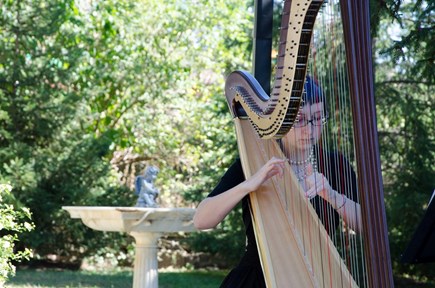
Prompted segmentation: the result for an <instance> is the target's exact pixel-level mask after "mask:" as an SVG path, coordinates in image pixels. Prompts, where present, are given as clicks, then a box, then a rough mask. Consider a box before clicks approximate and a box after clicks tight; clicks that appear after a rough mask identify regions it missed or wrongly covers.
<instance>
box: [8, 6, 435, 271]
mask: <svg viewBox="0 0 435 288" xmlns="http://www.w3.org/2000/svg"><path fill="white" fill-rule="evenodd" d="M0 3H1V4H0V41H1V45H0V163H1V165H0V180H1V181H2V182H7V181H9V182H10V183H11V184H12V186H13V187H14V189H13V199H9V200H8V201H9V202H10V203H12V204H14V205H15V206H16V207H28V208H29V209H30V211H31V212H32V214H33V215H32V219H33V221H34V224H35V229H34V230H33V231H30V232H28V233H23V234H22V235H21V237H20V242H18V247H17V249H19V250H20V249H21V250H23V249H24V248H31V249H33V251H34V253H35V257H34V259H33V262H32V263H33V264H35V263H36V262H44V263H45V264H47V263H55V264H56V265H63V266H68V267H76V268H77V267H79V266H80V264H81V262H82V260H83V259H84V258H85V257H88V256H91V255H93V256H94V257H95V255H104V256H107V255H111V256H112V259H113V261H114V263H115V264H128V263H130V262H131V255H132V253H131V251H132V243H131V241H132V240H131V239H128V238H127V237H124V236H122V235H118V234H117V233H102V232H96V231H93V230H91V229H87V228H86V227H84V225H82V224H81V223H80V221H76V220H72V219H70V218H69V215H68V214H67V213H66V212H65V211H63V210H62V209H61V207H62V206H63V205H68V206H70V205H99V206H104V205H118V206H121V205H127V206H132V205H134V202H135V199H134V198H135V197H134V195H133V192H132V189H133V188H132V187H133V185H132V184H133V181H134V177H135V176H136V175H138V174H139V173H142V171H143V169H144V168H145V166H147V165H156V166H158V167H159V168H160V170H161V172H160V174H159V177H158V179H157V183H156V185H157V186H158V187H160V191H161V195H160V203H161V205H162V206H172V207H181V206H190V207H195V205H196V204H197V203H198V202H199V201H200V200H201V199H202V198H203V197H204V196H205V195H206V194H207V193H208V191H210V189H211V188H212V187H213V186H214V184H215V183H216V182H217V181H218V179H219V177H220V175H222V173H223V171H224V170H225V169H226V167H228V165H229V164H230V163H231V162H232V160H233V159H234V158H235V157H236V153H237V149H236V142H235V135H234V131H233V127H232V123H231V119H230V115H229V113H228V111H227V110H228V108H227V106H226V103H225V99H224V97H223V94H224V93H223V87H224V76H225V75H227V74H228V73H229V72H230V71H232V70H235V69H246V70H250V69H251V51H252V39H251V35H252V29H253V12H252V11H253V1H252V0H251V1H249V0H246V1H240V0H210V1H205V0H196V1H181V0H178V1H177V0H169V1H157V0H137V1H127V0H125V1H114V0H105V1H98V0H93V1H87V0H76V1H74V0H41V1H31V0H1V1H0ZM371 5H372V7H371V11H372V19H371V20H372V36H373V39H374V52H375V53H374V56H375V65H376V67H375V71H376V87H375V89H376V101H377V112H378V129H379V141H380V145H381V147H380V148H381V160H382V168H383V177H384V189H385V196H386V197H385V201H386V205H387V216H388V223H389V236H390V237H389V238H390V245H391V252H392V261H393V265H394V272H395V274H397V275H400V274H403V275H412V277H416V278H419V279H425V278H433V277H434V276H435V275H434V273H435V272H434V271H435V269H433V268H434V266H433V265H403V264H401V263H400V255H401V253H402V252H403V251H404V249H405V247H406V244H407V242H408V241H409V239H410V238H411V236H412V234H413V232H414V230H415V228H416V225H417V224H418V222H419V220H420V219H421V218H422V216H423V214H424V209H425V207H426V206H425V205H427V202H428V200H429V198H430V195H431V193H432V191H433V189H434V188H435V177H434V176H435V167H434V164H433V163H435V161H434V157H435V147H434V146H435V144H434V142H435V140H434V137H435V136H434V135H435V131H434V129H435V128H434V127H435V125H434V124H435V115H434V114H435V109H434V108H435V107H434V106H435V99H434V89H433V84H434V76H433V75H435V71H434V69H435V68H434V65H433V64H434V55H435V53H434V45H432V43H434V39H433V33H431V31H433V28H434V27H433V25H434V24H433V23H434V21H433V20H434V12H433V11H434V5H435V4H434V3H433V1H419V0H414V1H406V2H405V1H401V0H387V1H374V0H373V1H371ZM240 218H241V217H240V210H236V211H235V212H234V213H231V214H230V215H229V217H227V219H226V220H225V221H224V223H222V224H221V225H220V226H219V227H218V229H216V230H214V231H212V232H207V233H194V234H191V236H190V237H189V238H188V239H187V240H183V241H187V242H188V244H189V246H188V247H189V249H191V250H192V251H197V252H200V251H202V252H209V253H212V254H214V255H218V254H222V253H220V252H221V251H225V255H223V256H225V257H226V263H227V265H228V266H230V265H232V264H233V263H234V261H236V260H237V259H238V258H239V255H240V253H241V252H242V250H241V249H242V247H243V244H244V234H243V231H242V226H241V222H240ZM1 232H2V233H3V234H4V233H6V234H7V233H8V231H4V230H2V231H1ZM126 238H127V239H126ZM224 247H229V248H225V249H224ZM220 256H222V255H220ZM32 263H30V264H32ZM27 264H29V263H27Z"/></svg>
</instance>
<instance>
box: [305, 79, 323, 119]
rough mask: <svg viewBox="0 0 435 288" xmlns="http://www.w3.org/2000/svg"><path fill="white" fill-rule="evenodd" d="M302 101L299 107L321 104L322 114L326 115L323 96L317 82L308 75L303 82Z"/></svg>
mask: <svg viewBox="0 0 435 288" xmlns="http://www.w3.org/2000/svg"><path fill="white" fill-rule="evenodd" d="M302 101H303V102H302V104H301V106H303V105H307V104H310V105H311V104H314V103H319V102H322V103H323V109H324V113H325V115H328V110H327V105H326V98H325V94H324V93H323V91H322V89H321V88H320V86H319V84H318V82H317V81H316V80H315V79H314V78H312V77H311V76H310V75H307V77H306V80H305V84H304V92H302Z"/></svg>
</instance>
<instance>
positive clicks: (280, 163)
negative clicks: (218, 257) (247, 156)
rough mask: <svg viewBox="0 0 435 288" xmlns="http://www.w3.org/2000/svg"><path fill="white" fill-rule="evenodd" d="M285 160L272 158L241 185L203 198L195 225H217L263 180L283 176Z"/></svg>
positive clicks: (199, 227)
mask: <svg viewBox="0 0 435 288" xmlns="http://www.w3.org/2000/svg"><path fill="white" fill-rule="evenodd" d="M285 161H286V160H284V159H278V158H272V159H270V160H269V161H268V162H267V163H266V164H265V165H264V166H263V167H262V168H261V169H260V170H258V171H257V173H255V174H254V175H252V176H251V177H250V178H248V179H247V180H245V181H243V182H242V183H240V184H239V185H237V186H235V187H233V188H231V189H229V190H227V191H224V192H223V193H221V194H219V195H216V196H213V197H208V198H205V199H204V200H202V202H201V203H199V205H198V207H197V209H196V212H195V215H194V217H193V224H194V225H195V227H196V228H197V229H200V230H203V229H210V228H214V227H216V226H217V225H218V224H219V223H220V222H221V221H222V220H223V219H224V218H225V216H227V215H228V213H230V211H231V210H232V209H233V208H234V206H236V205H237V203H239V201H240V200H241V199H242V198H243V197H245V196H246V195H247V194H248V193H249V192H252V191H255V190H257V189H258V187H260V185H261V184H262V183H263V182H265V181H266V180H268V179H269V178H271V177H273V176H275V175H280V176H282V174H283V171H284V163H285Z"/></svg>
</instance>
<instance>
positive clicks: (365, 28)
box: [225, 0, 393, 287]
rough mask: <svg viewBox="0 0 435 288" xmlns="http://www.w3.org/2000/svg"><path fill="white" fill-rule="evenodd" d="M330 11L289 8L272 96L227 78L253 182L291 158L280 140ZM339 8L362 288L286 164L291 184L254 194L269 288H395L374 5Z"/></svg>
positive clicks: (236, 76) (292, 4)
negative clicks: (320, 23) (318, 22)
mask: <svg viewBox="0 0 435 288" xmlns="http://www.w3.org/2000/svg"><path fill="white" fill-rule="evenodd" d="M323 4H324V3H323V1H315V0H292V1H285V2H284V8H283V16H282V23H281V26H282V27H281V28H282V29H281V32H280V33H281V35H280V47H279V51H278V56H277V65H276V76H275V83H274V86H273V89H272V92H271V93H270V95H267V94H266V93H265V92H264V90H263V89H262V87H261V85H260V84H259V83H258V82H257V81H256V79H255V78H254V77H253V76H251V75H250V74H249V73H247V72H244V71H236V72H233V73H231V74H230V75H229V76H228V78H227V81H226V87H225V92H226V97H227V101H228V104H229V107H230V110H231V112H232V115H233V117H234V121H235V126H236V133H237V140H238V146H239V153H240V158H241V162H242V166H243V169H244V173H245V176H246V177H249V176H251V175H253V174H254V173H255V172H256V171H257V170H258V169H260V167H262V166H263V165H264V164H265V163H266V162H267V161H268V160H269V159H270V158H271V157H273V156H276V157H281V158H283V157H285V155H284V154H283V152H282V151H281V148H280V147H279V145H278V143H277V141H276V139H279V138H280V137H282V136H283V135H285V134H286V133H287V132H288V131H289V130H290V129H291V128H292V125H293V123H294V121H295V118H296V117H297V114H298V111H299V105H300V101H301V95H302V93H303V87H304V82H305V77H306V73H307V66H308V64H307V63H308V58H309V56H310V54H309V50H310V42H311V39H312V30H313V27H314V22H315V19H316V17H317V14H318V12H319V10H320V9H321V7H322V5H323ZM339 5H340V8H341V19H342V22H343V30H344V38H345V41H344V42H345V47H346V62H347V64H346V66H347V73H348V79H349V94H350V96H351V107H352V117H353V121H352V126H353V131H354V132H353V134H354V138H355V140H354V142H355V143H354V151H355V158H356V159H357V167H356V168H357V170H358V189H359V190H360V191H361V193H360V199H359V203H360V205H361V214H362V224H363V233H362V234H363V247H364V264H363V266H364V267H363V271H361V274H363V275H362V277H363V278H364V280H363V284H361V283H360V282H359V281H358V282H357V281H355V278H356V277H355V275H352V274H353V273H352V272H351V271H350V269H349V267H348V265H347V264H346V261H345V259H343V257H342V256H341V255H340V253H339V252H338V251H337V248H336V247H335V246H334V243H333V241H331V238H330V236H329V235H328V233H327V232H326V230H325V228H324V226H323V224H322V223H321V222H320V221H319V218H318V216H317V214H316V212H315V211H314V209H313V207H312V205H311V204H310V201H309V200H308V199H307V198H306V197H305V194H304V191H302V189H301V188H300V185H298V181H297V179H296V177H295V175H294V173H293V171H292V168H291V167H290V165H287V166H286V167H285V170H286V171H285V175H287V176H286V177H284V178H283V179H279V178H274V179H273V180H271V181H268V182H267V183H266V184H264V185H262V186H261V187H260V189H258V191H254V192H252V193H251V194H250V202H251V212H252V220H253V224H254V229H255V234H256V240H257V247H258V250H259V254H260V259H261V262H262V267H263V272H264V276H265V280H266V284H267V286H268V287H359V286H364V287H393V280H392V270H391V263H390V255H389V246H388V238H387V228H386V216H385V208H384V204H383V190H382V180H381V173H380V164H379V162H380V160H379V151H378V143H377V135H376V131H377V130H376V121H375V119H376V117H375V106H374V95H373V94H374V91H373V72H372V60H371V44H370V43H371V42H370V26H369V14H368V9H369V3H368V1H361V0H347V1H340V3H339ZM283 181H284V182H285V183H282V182H283ZM360 277H361V275H360Z"/></svg>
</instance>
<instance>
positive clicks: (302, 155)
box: [194, 77, 362, 287]
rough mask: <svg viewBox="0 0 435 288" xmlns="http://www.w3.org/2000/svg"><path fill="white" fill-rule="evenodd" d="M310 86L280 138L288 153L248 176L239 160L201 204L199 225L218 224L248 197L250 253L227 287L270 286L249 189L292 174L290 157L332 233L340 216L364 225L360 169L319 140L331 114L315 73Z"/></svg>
mask: <svg viewBox="0 0 435 288" xmlns="http://www.w3.org/2000/svg"><path fill="white" fill-rule="evenodd" d="M304 90H305V92H304V93H303V99H302V100H303V102H302V103H303V104H302V105H301V108H300V112H299V115H298V117H297V120H296V121H295V124H294V125H293V128H292V129H290V131H289V132H288V133H287V135H286V136H284V137H283V138H282V139H280V142H281V143H280V146H281V148H282V149H283V152H284V155H285V156H286V157H287V158H285V159H281V158H276V157H273V158H272V159H270V160H269V161H268V162H267V163H266V164H265V165H264V166H263V167H261V168H260V169H259V170H258V171H257V172H256V173H255V174H254V175H253V176H251V177H249V178H248V179H245V177H244V173H243V169H242V165H241V163H240V160H239V159H238V160H236V162H235V163H233V165H232V166H231V167H230V168H229V169H228V170H227V172H226V173H225V175H224V176H223V177H222V179H221V181H220V182H219V184H218V185H217V186H216V187H215V189H214V190H213V191H212V192H211V193H210V194H209V195H208V197H207V198H205V199H204V200H203V201H202V202H201V203H200V204H199V206H198V208H197V211H196V214H195V216H194V225H195V227H196V228H198V229H209V228H214V227H215V226H216V225H218V224H219V223H220V222H221V221H222V220H223V219H224V218H225V216H226V215H227V214H228V213H229V212H230V211H231V210H232V209H233V208H234V207H235V206H236V205H237V204H238V202H239V201H241V202H242V210H243V221H244V224H245V228H246V229H245V231H246V237H247V242H246V249H245V254H244V256H243V257H242V259H241V260H240V262H239V264H238V266H237V267H236V268H234V269H233V270H232V271H231V272H230V273H229V274H228V276H227V277H226V278H225V280H224V282H223V283H222V285H221V287H266V284H265V280H264V276H263V272H262V267H261V264H260V258H259V255H258V250H257V244H256V240H255V234H254V228H253V225H252V220H251V211H250V204H249V197H248V194H249V193H250V192H252V191H256V190H257V188H258V187H260V186H261V185H262V184H263V183H265V182H266V181H268V180H269V179H271V178H273V177H286V175H284V171H285V170H284V164H285V162H286V161H288V162H289V164H290V165H291V167H292V168H293V171H294V173H295V175H296V177H297V179H298V182H299V184H300V187H301V188H302V189H303V190H304V191H305V196H306V197H307V198H309V199H310V202H311V204H312V205H313V207H314V209H315V211H316V212H317V214H318V216H319V219H320V220H321V222H322V223H323V225H324V226H325V229H326V230H327V231H328V234H329V235H332V234H333V233H334V232H335V230H336V228H337V227H338V223H339V221H340V219H343V221H344V222H346V223H347V225H348V226H349V227H350V228H351V229H352V230H354V231H361V229H362V228H361V226H362V224H361V222H360V221H361V220H360V219H361V215H360V213H361V212H360V205H359V204H358V203H356V202H355V201H354V200H356V199H357V197H356V192H357V188H356V176H355V172H354V171H353V169H352V167H351V166H350V164H349V163H348V161H347V160H346V159H345V157H344V156H342V155H341V154H339V153H334V152H326V151H324V150H323V149H322V148H321V147H319V146H320V145H318V144H319V139H320V138H321V135H322V130H323V125H324V124H325V123H326V121H327V118H328V113H327V109H326V101H325V99H324V94H323V93H322V91H321V89H320V87H319V86H318V84H317V83H315V81H314V80H313V79H312V78H311V77H307V80H306V83H305V85H304ZM330 167H339V169H331V168H330ZM344 190H346V191H344ZM266 193H267V192H266Z"/></svg>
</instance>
